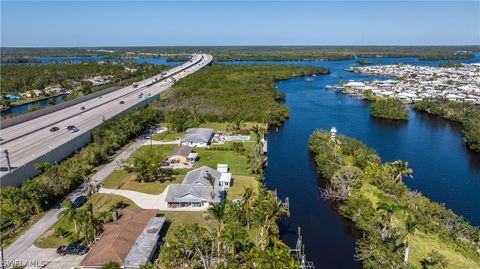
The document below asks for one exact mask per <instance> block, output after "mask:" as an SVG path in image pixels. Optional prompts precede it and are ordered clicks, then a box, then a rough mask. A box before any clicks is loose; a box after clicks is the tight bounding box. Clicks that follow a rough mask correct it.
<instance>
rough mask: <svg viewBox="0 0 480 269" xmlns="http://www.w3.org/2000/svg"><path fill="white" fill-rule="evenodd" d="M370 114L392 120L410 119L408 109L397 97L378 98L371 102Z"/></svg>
mask: <svg viewBox="0 0 480 269" xmlns="http://www.w3.org/2000/svg"><path fill="white" fill-rule="evenodd" d="M370 114H371V115H372V116H374V117H377V118H383V119H391V120H406V119H408V111H407V109H406V108H405V105H404V104H403V103H402V101H400V100H398V99H395V98H385V99H383V98H382V99H377V100H376V101H375V102H373V103H372V104H370Z"/></svg>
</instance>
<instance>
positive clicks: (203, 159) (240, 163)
mask: <svg viewBox="0 0 480 269" xmlns="http://www.w3.org/2000/svg"><path fill="white" fill-rule="evenodd" d="M195 150H196V151H197V152H198V157H199V159H198V161H197V163H196V164H195V167H200V166H203V165H206V166H208V167H211V168H213V169H216V168H217V164H219V163H225V164H228V168H230V173H232V174H234V175H242V176H248V175H249V174H250V172H249V171H248V168H249V165H248V163H247V158H246V157H245V156H242V155H240V154H238V153H235V152H233V151H219V150H206V149H201V148H198V149H195Z"/></svg>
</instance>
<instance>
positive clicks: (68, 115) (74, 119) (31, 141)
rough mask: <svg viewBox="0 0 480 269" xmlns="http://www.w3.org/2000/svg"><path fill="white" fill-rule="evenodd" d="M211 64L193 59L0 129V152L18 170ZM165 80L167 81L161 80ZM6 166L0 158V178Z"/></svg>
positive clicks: (208, 57) (204, 59)
mask: <svg viewBox="0 0 480 269" xmlns="http://www.w3.org/2000/svg"><path fill="white" fill-rule="evenodd" d="M211 60H212V56H211V55H206V54H198V55H194V56H193V57H192V59H191V60H190V61H188V62H186V63H184V64H182V65H179V66H176V67H174V68H172V69H170V70H168V71H166V72H164V73H163V74H158V75H156V76H153V77H150V78H148V79H145V80H143V81H140V82H137V85H138V86H137V87H134V86H133V85H130V86H127V87H124V88H121V89H119V90H116V91H114V92H111V93H109V94H105V95H103V96H101V97H98V98H95V99H91V100H88V101H85V102H82V103H79V104H76V105H73V106H70V107H68V108H65V109H62V110H59V111H56V112H52V113H50V114H47V115H44V116H41V117H38V118H36V119H33V120H30V121H26V122H23V123H20V124H17V125H14V126H11V127H8V128H5V129H2V130H1V137H2V139H3V140H2V141H1V150H2V151H3V150H5V149H7V150H8V152H9V154H10V163H11V166H12V167H14V168H15V167H21V166H23V165H25V164H27V163H29V162H31V161H33V160H35V159H37V158H38V157H40V156H42V155H44V154H46V153H48V152H50V151H51V150H53V149H55V148H57V147H59V146H60V145H62V144H64V143H66V142H67V141H69V140H72V139H74V138H75V137H77V136H80V135H81V134H83V133H85V132H89V131H90V130H92V129H93V128H95V127H97V126H98V125H99V124H101V122H102V121H103V120H104V119H106V120H108V119H110V118H112V117H115V116H117V115H119V114H121V113H122V112H124V111H126V110H128V109H130V108H131V107H132V106H135V105H137V104H139V103H141V102H143V101H144V100H145V99H146V98H151V97H153V96H156V95H158V94H160V93H161V92H163V91H165V90H167V89H169V88H170V87H171V86H172V85H173V84H174V82H172V81H170V78H174V79H175V80H179V79H181V78H183V77H185V76H187V75H189V74H192V73H194V72H196V71H198V70H200V69H201V68H203V67H204V66H206V65H207V64H209V63H210V62H211ZM167 77H168V79H165V78H167ZM68 125H74V126H76V127H77V128H78V129H79V131H78V132H74V133H72V132H71V131H69V130H67V129H66V128H65V127H66V126H68ZM52 127H58V128H59V130H58V131H55V132H51V131H50V128H52ZM6 166H7V165H6V160H5V158H2V159H1V167H2V171H1V174H0V176H3V175H5V174H6V173H7V171H6V169H5V168H6Z"/></svg>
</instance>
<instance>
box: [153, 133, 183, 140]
mask: <svg viewBox="0 0 480 269" xmlns="http://www.w3.org/2000/svg"><path fill="white" fill-rule="evenodd" d="M184 135H185V133H177V132H175V131H165V132H162V133H158V134H154V135H153V136H152V138H153V140H156V141H174V140H178V139H180V138H182V137H183V136H184Z"/></svg>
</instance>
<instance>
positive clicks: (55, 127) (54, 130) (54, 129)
mask: <svg viewBox="0 0 480 269" xmlns="http://www.w3.org/2000/svg"><path fill="white" fill-rule="evenodd" d="M58 130H60V128H58V127H57V126H53V127H52V128H50V132H56V131H58Z"/></svg>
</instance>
